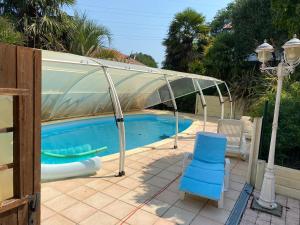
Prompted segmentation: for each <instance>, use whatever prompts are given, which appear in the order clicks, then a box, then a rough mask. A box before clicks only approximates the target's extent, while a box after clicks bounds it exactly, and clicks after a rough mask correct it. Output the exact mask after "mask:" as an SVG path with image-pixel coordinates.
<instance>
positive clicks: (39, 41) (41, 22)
mask: <svg viewBox="0 0 300 225" xmlns="http://www.w3.org/2000/svg"><path fill="white" fill-rule="evenodd" d="M74 3H75V0H31V1H25V0H23V1H15V0H0V15H4V16H7V17H9V18H10V19H11V20H12V21H14V24H15V26H16V29H17V31H19V32H21V33H23V34H24V36H25V44H26V45H27V46H29V47H35V48H47V49H55V50H63V46H64V41H65V40H64V36H65V31H66V30H67V28H68V27H69V24H68V23H69V21H70V20H69V16H68V15H67V14H66V13H65V12H64V11H63V10H62V7H65V6H71V5H73V4H74Z"/></svg>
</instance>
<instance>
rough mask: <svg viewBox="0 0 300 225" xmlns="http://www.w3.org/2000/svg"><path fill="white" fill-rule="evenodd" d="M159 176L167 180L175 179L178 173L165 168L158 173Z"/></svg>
mask: <svg viewBox="0 0 300 225" xmlns="http://www.w3.org/2000/svg"><path fill="white" fill-rule="evenodd" d="M157 176H158V177H161V178H164V179H167V180H174V179H175V178H176V177H177V176H178V173H174V172H171V171H168V170H163V171H161V172H160V173H159V174H157Z"/></svg>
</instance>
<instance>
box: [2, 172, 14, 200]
mask: <svg viewBox="0 0 300 225" xmlns="http://www.w3.org/2000/svg"><path fill="white" fill-rule="evenodd" d="M0 187H1V188H0V202H1V201H4V200H6V199H9V198H12V197H13V195H14V194H13V169H8V170H2V171H0ZM0 205H1V204H0Z"/></svg>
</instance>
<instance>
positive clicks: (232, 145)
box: [218, 119, 246, 159]
mask: <svg viewBox="0 0 300 225" xmlns="http://www.w3.org/2000/svg"><path fill="white" fill-rule="evenodd" d="M218 133H221V134H224V135H225V136H226V138H227V149H226V153H227V155H229V156H234V157H239V158H242V159H244V158H245V153H246V140H245V137H244V123H243V121H241V120H234V119H223V120H219V121H218Z"/></svg>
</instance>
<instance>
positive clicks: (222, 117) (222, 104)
mask: <svg viewBox="0 0 300 225" xmlns="http://www.w3.org/2000/svg"><path fill="white" fill-rule="evenodd" d="M214 84H215V86H216V88H217V91H218V94H219V100H220V104H221V119H224V99H223V95H222V93H221V90H220V88H219V86H218V84H217V82H216V81H214Z"/></svg>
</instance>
